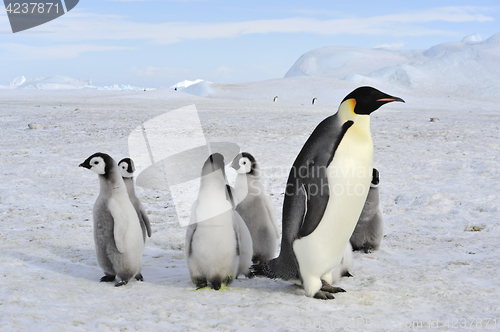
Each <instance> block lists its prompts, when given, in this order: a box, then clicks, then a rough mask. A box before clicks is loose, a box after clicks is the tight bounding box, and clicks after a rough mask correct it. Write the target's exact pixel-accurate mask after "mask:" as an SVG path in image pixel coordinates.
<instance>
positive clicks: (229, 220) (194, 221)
mask: <svg viewBox="0 0 500 332" xmlns="http://www.w3.org/2000/svg"><path fill="white" fill-rule="evenodd" d="M234 206H235V204H234V198H233V191H232V190H231V189H230V187H229V186H228V185H227V180H226V174H225V171H224V157H223V156H222V155H221V154H219V153H215V154H212V155H211V156H210V157H209V158H208V159H207V161H206V162H205V164H204V165H203V168H202V176H201V184H200V191H199V193H198V199H197V200H196V201H195V202H194V204H193V206H192V209H191V221H190V224H189V226H188V228H187V232H186V260H187V264H188V268H189V274H190V276H191V280H192V281H193V283H194V284H195V285H196V287H197V288H203V287H205V286H207V284H208V282H210V284H211V285H212V287H213V288H214V289H215V290H218V289H220V288H221V285H222V284H225V285H229V284H230V283H231V282H232V280H233V278H237V277H238V276H239V275H240V274H244V275H246V276H250V265H251V264H252V261H251V258H252V239H251V236H250V232H249V231H248V228H247V226H246V225H245V222H244V221H243V220H242V219H241V217H240V215H239V214H238V213H237V212H236V211H235V210H234Z"/></svg>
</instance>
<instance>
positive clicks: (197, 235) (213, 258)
mask: <svg viewBox="0 0 500 332" xmlns="http://www.w3.org/2000/svg"><path fill="white" fill-rule="evenodd" d="M233 217H234V215H233V211H232V210H229V211H226V212H224V213H222V214H220V215H218V216H217V217H213V218H210V219H208V220H204V221H202V222H200V223H198V224H197V225H196V231H195V232H194V234H193V238H192V241H191V251H192V254H191V256H190V257H188V267H189V270H190V271H191V274H192V276H196V277H197V276H204V277H206V278H207V279H209V280H210V279H212V278H214V277H221V279H224V278H225V277H227V276H231V277H232V278H234V277H235V276H236V274H237V269H238V263H239V259H238V258H239V257H238V255H237V251H236V247H237V245H238V244H237V242H236V233H235V230H234V224H233V223H234V221H233Z"/></svg>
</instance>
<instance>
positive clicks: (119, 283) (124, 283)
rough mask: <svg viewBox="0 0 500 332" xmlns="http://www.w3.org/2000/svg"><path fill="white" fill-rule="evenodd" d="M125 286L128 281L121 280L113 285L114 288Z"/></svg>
mask: <svg viewBox="0 0 500 332" xmlns="http://www.w3.org/2000/svg"><path fill="white" fill-rule="evenodd" d="M126 284H128V281H126V280H122V281H120V282H117V283H116V284H115V287H121V286H125V285H126Z"/></svg>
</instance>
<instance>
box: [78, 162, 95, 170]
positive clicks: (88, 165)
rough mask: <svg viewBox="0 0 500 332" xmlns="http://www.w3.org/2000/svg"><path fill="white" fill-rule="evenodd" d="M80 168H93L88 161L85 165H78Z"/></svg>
mask: <svg viewBox="0 0 500 332" xmlns="http://www.w3.org/2000/svg"><path fill="white" fill-rule="evenodd" d="M78 167H85V168H87V169H90V168H91V167H92V166H90V164H89V163H88V161H84V162H83V163H81V164H80V165H78Z"/></svg>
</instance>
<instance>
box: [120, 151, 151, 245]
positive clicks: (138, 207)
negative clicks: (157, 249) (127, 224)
mask: <svg viewBox="0 0 500 332" xmlns="http://www.w3.org/2000/svg"><path fill="white" fill-rule="evenodd" d="M118 167H119V168H120V174H121V176H122V178H123V182H125V186H126V187H127V192H128V197H129V198H130V201H131V202H132V205H133V206H134V209H135V211H136V212H137V216H138V217H139V221H140V222H141V229H142V238H143V240H144V242H146V234H147V235H148V237H151V224H150V223H149V218H148V214H147V212H146V210H145V209H144V207H143V206H142V204H141V201H140V200H139V198H137V196H136V195H135V188H134V172H135V166H134V161H133V160H132V159H130V158H123V159H122V160H120V162H119V163H118Z"/></svg>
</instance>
